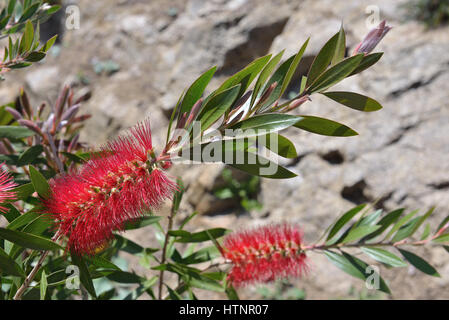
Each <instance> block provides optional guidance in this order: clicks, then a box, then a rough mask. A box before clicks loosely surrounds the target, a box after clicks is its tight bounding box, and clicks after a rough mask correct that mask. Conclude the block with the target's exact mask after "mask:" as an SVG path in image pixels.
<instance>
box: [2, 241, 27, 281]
mask: <svg viewBox="0 0 449 320" xmlns="http://www.w3.org/2000/svg"><path fill="white" fill-rule="evenodd" d="M0 273H2V275H3V276H6V275H11V276H17V277H24V276H25V274H24V272H23V270H22V268H20V266H19V265H18V264H17V263H16V262H15V261H14V260H13V259H11V258H10V257H9V256H8V255H7V254H6V252H5V251H4V250H3V249H2V248H0Z"/></svg>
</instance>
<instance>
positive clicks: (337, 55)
mask: <svg viewBox="0 0 449 320" xmlns="http://www.w3.org/2000/svg"><path fill="white" fill-rule="evenodd" d="M345 52H346V35H345V30H344V29H343V24H342V26H341V28H340V31H339V32H338V36H337V40H336V45H335V52H334V56H333V57H332V61H331V66H333V65H335V64H337V63H339V62H340V61H342V60H343V59H344V57H345Z"/></svg>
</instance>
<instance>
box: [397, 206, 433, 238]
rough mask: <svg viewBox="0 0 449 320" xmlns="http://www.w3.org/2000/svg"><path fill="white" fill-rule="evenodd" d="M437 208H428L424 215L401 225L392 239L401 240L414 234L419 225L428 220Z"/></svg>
mask: <svg viewBox="0 0 449 320" xmlns="http://www.w3.org/2000/svg"><path fill="white" fill-rule="evenodd" d="M434 209H435V208H431V209H430V210H428V211H427V212H426V213H425V214H424V215H423V216H421V217H417V218H415V219H413V220H411V221H410V222H409V223H408V224H407V225H404V226H403V227H401V228H400V229H399V230H398V232H397V233H396V234H395V236H394V237H393V239H392V241H393V242H396V241H401V240H402V239H405V238H408V237H411V236H413V234H414V233H415V232H416V231H417V230H418V229H419V227H420V226H421V225H422V224H423V223H424V221H426V220H427V218H428V217H429V216H430V215H431V214H432V212H433V210H434Z"/></svg>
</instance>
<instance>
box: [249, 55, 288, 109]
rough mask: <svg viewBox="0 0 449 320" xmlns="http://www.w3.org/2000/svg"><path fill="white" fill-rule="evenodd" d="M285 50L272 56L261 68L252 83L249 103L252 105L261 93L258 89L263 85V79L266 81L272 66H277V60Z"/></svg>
mask: <svg viewBox="0 0 449 320" xmlns="http://www.w3.org/2000/svg"><path fill="white" fill-rule="evenodd" d="M284 51H285V50H282V51H281V52H280V53H278V54H277V55H276V56H274V57H273V58H272V59H271V60H270V62H268V64H267V65H266V66H265V67H264V68H263V70H262V72H261V73H260V75H259V78H257V81H256V84H255V85H254V90H253V94H252V97H251V104H250V106H251V107H252V106H253V105H254V103H255V102H256V98H257V97H259V96H260V94H259V93H261V91H260V89H262V86H263V85H264V83H265V81H267V79H268V77H269V76H270V75H271V73H272V72H273V70H274V68H275V67H276V66H277V64H278V63H279V61H281V58H282V56H283V54H284Z"/></svg>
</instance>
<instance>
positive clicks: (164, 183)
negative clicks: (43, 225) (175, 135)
mask: <svg viewBox="0 0 449 320" xmlns="http://www.w3.org/2000/svg"><path fill="white" fill-rule="evenodd" d="M50 186H51V190H52V193H51V196H50V197H49V198H48V199H46V200H44V204H45V206H46V213H48V214H50V215H51V216H52V217H53V218H54V219H55V220H56V226H57V227H58V228H59V230H60V233H61V234H62V235H65V236H67V237H68V247H69V248H70V249H72V250H74V251H75V252H77V253H78V254H80V255H81V254H89V255H93V254H95V252H96V251H97V249H98V248H99V247H103V246H104V245H105V243H107V242H108V241H109V240H111V239H112V237H113V234H112V232H113V231H122V230H123V228H124V224H125V222H127V221H130V220H133V219H136V218H139V217H141V216H143V215H144V213H145V211H146V210H149V209H155V208H157V207H158V206H159V205H160V204H161V203H162V202H163V201H164V200H165V199H167V198H170V197H171V196H172V194H173V192H174V191H175V190H176V188H177V187H176V184H175V183H174V182H172V181H171V180H170V179H169V178H168V177H167V176H166V175H165V173H164V172H163V171H162V169H161V168H160V167H159V166H158V164H157V162H156V161H155V159H154V152H153V146H152V141H151V130H150V123H149V121H145V122H144V123H141V124H139V125H137V126H135V127H134V128H132V129H131V130H130V134H129V135H128V136H122V137H119V138H117V139H116V140H115V141H112V142H109V143H108V144H106V146H104V147H103V148H102V149H101V150H100V152H98V153H96V154H95V155H94V156H93V157H92V159H91V160H89V161H88V162H87V163H86V164H84V165H83V166H82V168H81V169H80V170H78V171H74V172H71V173H69V174H66V175H62V176H60V177H58V178H56V179H54V180H53V181H52V182H51V183H50Z"/></svg>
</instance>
